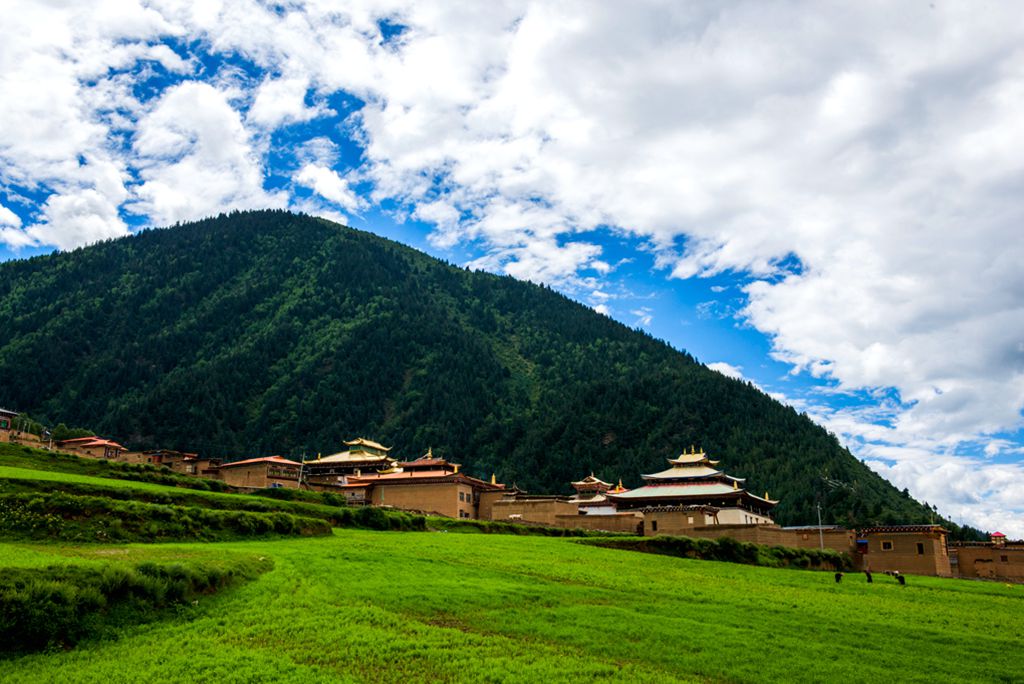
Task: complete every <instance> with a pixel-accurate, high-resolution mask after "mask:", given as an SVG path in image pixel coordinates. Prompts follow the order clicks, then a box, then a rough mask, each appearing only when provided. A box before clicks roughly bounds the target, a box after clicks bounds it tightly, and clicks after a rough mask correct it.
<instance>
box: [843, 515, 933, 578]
mask: <svg viewBox="0 0 1024 684" xmlns="http://www.w3.org/2000/svg"><path fill="white" fill-rule="evenodd" d="M948 535H949V532H948V531H947V530H945V529H943V528H942V526H941V525H887V526H884V527H868V528H865V529H862V530H858V534H857V540H856V553H857V555H858V556H859V560H860V565H861V567H862V568H863V569H864V570H870V571H871V572H886V571H899V572H901V573H904V574H915V575H938V576H939V577H951V576H952V574H953V573H952V569H951V566H950V558H949V546H948V544H947V539H946V538H947V536H948Z"/></svg>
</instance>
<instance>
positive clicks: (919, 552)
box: [917, 542, 924, 556]
mask: <svg viewBox="0 0 1024 684" xmlns="http://www.w3.org/2000/svg"><path fill="white" fill-rule="evenodd" d="M917 555H918V556H923V555H924V542H917Z"/></svg>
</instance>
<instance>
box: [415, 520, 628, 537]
mask: <svg viewBox="0 0 1024 684" xmlns="http://www.w3.org/2000/svg"><path fill="white" fill-rule="evenodd" d="M429 527H430V529H433V530H439V531H447V532H469V533H473V532H478V533H481V534H514V535H521V536H538V537H608V536H616V535H612V533H609V532H601V531H598V530H584V529H579V528H574V527H547V526H544V525H522V524H518V523H510V522H503V521H500V520H456V519H454V518H442V517H440V516H438V517H431V518H430V522H429Z"/></svg>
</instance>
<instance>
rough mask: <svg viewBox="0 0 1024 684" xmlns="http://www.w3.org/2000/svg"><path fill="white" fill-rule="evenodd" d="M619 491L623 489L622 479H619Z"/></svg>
mask: <svg viewBox="0 0 1024 684" xmlns="http://www.w3.org/2000/svg"><path fill="white" fill-rule="evenodd" d="M619 489H622V478H621V477H620V478H619Z"/></svg>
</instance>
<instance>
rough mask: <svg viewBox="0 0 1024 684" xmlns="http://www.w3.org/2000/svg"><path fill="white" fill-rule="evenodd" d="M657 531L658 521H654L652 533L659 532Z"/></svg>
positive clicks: (652, 522)
mask: <svg viewBox="0 0 1024 684" xmlns="http://www.w3.org/2000/svg"><path fill="white" fill-rule="evenodd" d="M657 531H658V521H657V520H652V521H651V532H657Z"/></svg>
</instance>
